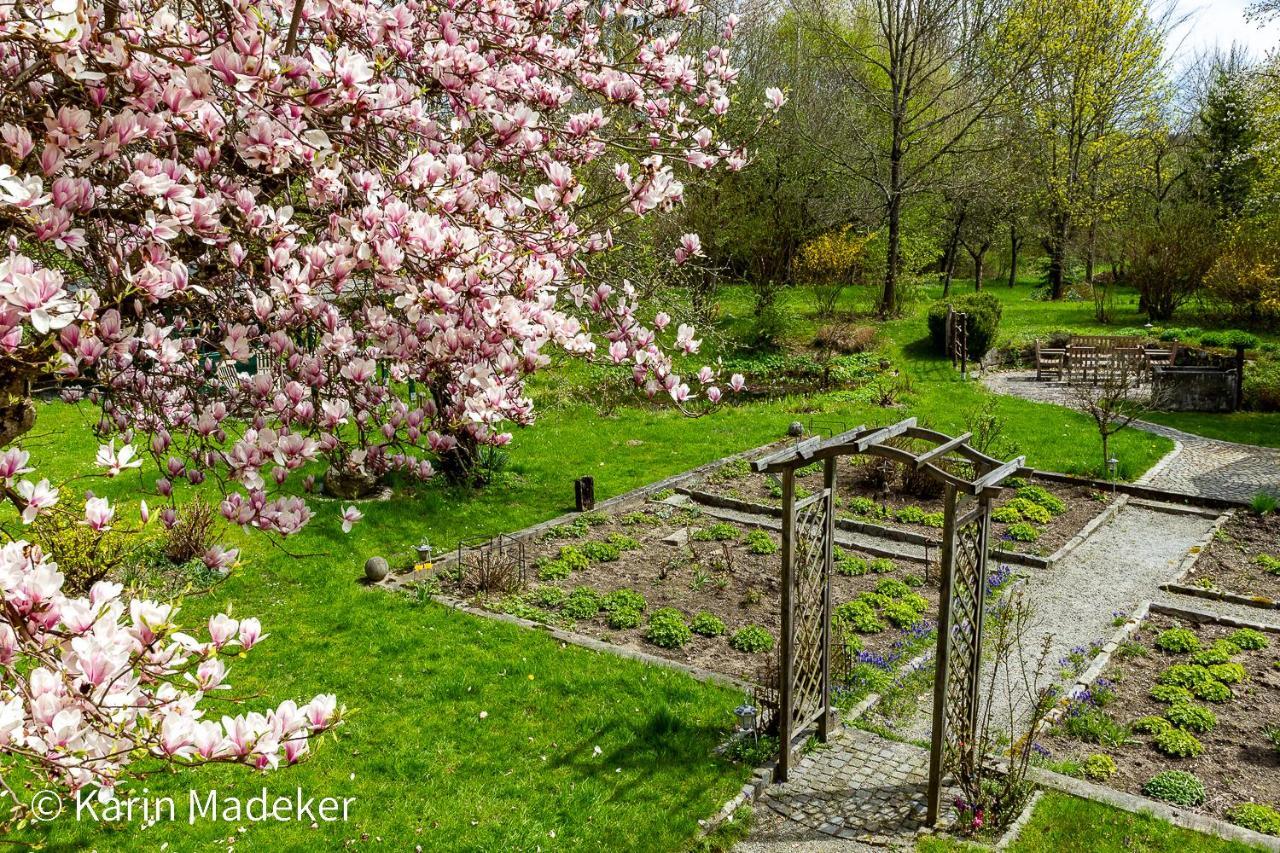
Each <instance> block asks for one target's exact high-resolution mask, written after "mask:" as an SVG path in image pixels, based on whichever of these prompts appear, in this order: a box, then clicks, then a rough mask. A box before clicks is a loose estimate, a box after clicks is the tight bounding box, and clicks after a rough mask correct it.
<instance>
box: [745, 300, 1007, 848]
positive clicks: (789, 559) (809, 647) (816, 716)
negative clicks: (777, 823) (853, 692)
mask: <svg viewBox="0 0 1280 853" xmlns="http://www.w3.org/2000/svg"><path fill="white" fill-rule="evenodd" d="M960 316H961V317H963V315H960ZM957 352H958V353H960V354H961V355H963V354H964V352H963V350H957ZM899 437H901V438H907V439H916V440H918V441H922V442H929V443H931V444H933V447H932V448H930V449H929V450H926V451H924V452H921V453H913V452H912V451H910V450H907V449H904V448H902V447H897V446H894V445H893V444H890V443H889V442H890V440H891V439H895V438H899ZM971 437H972V436H971V434H970V433H965V434H964V435H961V436H958V437H956V438H952V437H951V436H949V435H944V434H943V433H940V432H935V431H933V430H929V429H923V428H920V427H917V426H916V419H915V418H908V419H906V420H904V421H900V422H899V423H896V424H893V425H892V426H887V427H879V428H875V427H873V428H871V429H868V428H866V427H858V428H856V429H853V430H849V431H848V432H844V433H841V434H840V435H837V436H834V437H833V438H829V439H827V440H825V441H824V440H822V439H821V438H818V437H814V438H810V439H807V440H805V441H802V442H800V443H799V444H796V445H794V446H793V447H789V448H787V449H785V450H781V451H778V452H777V453H773V454H770V455H768V456H765V457H764V458H762V459H757V460H756V461H755V462H754V463H752V468H753V469H754V470H755V471H756V472H757V473H769V474H775V475H781V481H782V636H781V638H780V640H781V642H780V643H779V645H778V649H779V652H778V653H779V655H780V659H779V661H778V664H779V666H778V670H779V672H780V676H779V683H778V685H777V689H778V697H779V702H778V729H779V740H780V752H781V754H780V755H779V759H778V767H777V770H776V772H775V778H776V779H777V780H778V781H786V779H787V775H788V773H789V772H790V769H791V767H792V765H793V763H794V761H795V748H796V741H797V739H798V738H799V737H800V736H802V735H803V734H804V733H805V731H806V730H808V729H810V728H811V727H814V726H816V730H817V737H818V739H819V740H820V741H825V740H826V739H827V735H828V728H829V725H830V719H831V712H832V708H831V683H830V656H831V570H832V562H833V544H834V540H835V527H834V515H835V513H834V506H835V486H836V462H837V460H838V459H839V458H840V457H841V456H853V455H858V454H866V455H870V456H879V457H881V458H884V459H890V460H893V461H895V462H898V463H900V464H903V465H906V466H909V467H911V468H914V469H915V470H917V471H924V472H925V473H926V474H928V475H929V476H930V477H932V478H934V479H936V480H939V481H941V482H942V483H943V484H944V486H945V487H946V510H945V512H944V514H943V515H944V526H943V551H942V578H941V588H942V600H941V604H940V607H939V619H938V641H937V642H938V645H937V654H936V670H935V676H934V707H933V743H932V749H931V750H930V755H929V801H928V806H929V814H928V820H929V823H930V824H933V823H935V822H936V821H937V819H938V816H939V813H940V805H941V797H942V778H943V776H944V775H945V774H946V773H947V772H948V771H949V770H955V769H957V768H960V767H963V766H966V764H965V763H966V762H969V763H971V762H972V761H974V760H975V756H974V749H975V743H976V740H977V739H976V737H975V736H974V733H975V731H976V728H977V725H978V696H979V690H978V682H979V677H980V675H981V663H982V631H983V624H982V623H983V613H984V609H985V606H986V585H987V584H986V581H987V550H988V543H987V536H988V529H989V526H990V517H991V501H992V499H993V498H994V497H995V495H997V494H998V493H999V491H1000V488H1001V486H1000V484H1001V482H1002V481H1003V480H1004V479H1005V478H1007V477H1010V476H1013V475H1014V474H1016V473H1018V472H1020V471H1022V470H1024V469H1023V464H1024V462H1025V458H1024V457H1018V458H1017V459H1014V460H1012V461H1010V462H1001V461H1000V460H998V459H994V458H992V457H990V456H987V455H986V454H984V453H981V452H979V451H978V450H975V449H974V448H972V447H970V446H969V443H968V442H969V439H970V438H971ZM948 456H955V457H956V458H957V459H958V460H959V461H961V462H963V463H964V465H965V468H966V469H967V470H972V471H973V479H971V480H970V479H965V478H964V477H961V476H959V475H957V474H955V473H952V471H951V470H948V467H947V466H945V465H944V463H943V460H944V459H945V458H946V457H948ZM817 462H822V463H823V477H822V490H821V491H820V492H818V493H817V494H813V495H809V496H807V497H804V498H797V497H796V490H795V472H796V470H797V469H798V468H803V467H807V466H809V465H813V464H815V463H817Z"/></svg>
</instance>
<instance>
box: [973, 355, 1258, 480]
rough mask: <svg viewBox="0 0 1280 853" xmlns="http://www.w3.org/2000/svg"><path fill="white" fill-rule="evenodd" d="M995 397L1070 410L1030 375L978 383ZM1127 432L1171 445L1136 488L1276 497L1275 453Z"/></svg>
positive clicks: (1157, 428) (1167, 430)
mask: <svg viewBox="0 0 1280 853" xmlns="http://www.w3.org/2000/svg"><path fill="white" fill-rule="evenodd" d="M982 384H983V385H985V386H986V387H987V388H989V389H991V390H992V391H995V392H996V393H997V394H1006V395H1009V396H1013V397H1021V398H1022V399H1024V400H1032V401H1034V402H1037V403H1053V404H1055V405H1059V406H1066V407H1068V408H1070V407H1071V390H1070V389H1071V386H1070V385H1068V384H1067V383H1065V382H1037V381H1036V374H1035V371H1021V370H1017V371H1001V372H999V373H988V374H986V375H984V376H983V377H982ZM1132 426H1133V428H1135V429H1140V430H1144V431H1146V432H1150V433H1154V434H1156V435H1161V436H1164V437H1165V438H1169V439H1172V440H1173V441H1174V443H1175V448H1174V451H1173V453H1172V454H1170V456H1168V457H1166V458H1165V459H1163V460H1161V462H1160V463H1159V464H1158V465H1157V466H1156V467H1155V468H1153V469H1152V470H1151V471H1150V472H1148V474H1147V476H1145V477H1143V478H1142V479H1140V480H1139V481H1138V482H1139V483H1141V484H1142V485H1146V486H1153V487H1155V488H1159V489H1168V490H1170V491H1174V492H1185V493H1187V494H1193V495H1203V496H1205V497H1214V498H1223V499H1226V500H1241V501H1247V500H1249V499H1250V498H1252V497H1253V496H1254V495H1256V494H1258V493H1259V492H1270V493H1272V494H1276V495H1280V450H1276V449H1273V448H1269V447H1257V446H1255V445H1252V444H1235V443H1233V442H1230V441H1218V440H1217V439H1212V438H1205V437H1204V436H1200V435H1193V434H1191V433H1189V432H1183V431H1182V430H1179V429H1174V428H1173V427H1167V426H1162V425H1161V424H1153V423H1150V422H1148V421H1135V422H1134V423H1133V424H1132Z"/></svg>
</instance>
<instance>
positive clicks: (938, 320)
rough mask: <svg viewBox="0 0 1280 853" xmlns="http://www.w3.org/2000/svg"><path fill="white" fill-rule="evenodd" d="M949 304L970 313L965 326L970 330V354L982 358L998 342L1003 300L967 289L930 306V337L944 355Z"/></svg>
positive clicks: (973, 357)
mask: <svg viewBox="0 0 1280 853" xmlns="http://www.w3.org/2000/svg"><path fill="white" fill-rule="evenodd" d="M948 307H950V308H953V309H955V310H956V311H959V312H962V313H964V314H967V315H968V318H967V320H966V321H965V326H966V328H967V329H968V332H969V358H970V359H972V360H974V361H976V360H978V359H981V358H982V357H983V356H984V355H986V354H987V351H988V350H990V349H991V347H992V345H993V344H994V343H995V339H996V330H997V329H998V328H999V327H1000V315H1001V307H1000V300H999V299H997V298H996V297H994V296H992V295H991V294H990V293H967V294H965V295H963V296H956V297H952V298H950V299H940V300H938V301H937V302H935V303H933V305H931V306H929V337H930V338H931V339H932V340H933V345H934V348H935V349H936V350H937V351H938V352H939V353H942V354H943V355H946V354H947V308H948Z"/></svg>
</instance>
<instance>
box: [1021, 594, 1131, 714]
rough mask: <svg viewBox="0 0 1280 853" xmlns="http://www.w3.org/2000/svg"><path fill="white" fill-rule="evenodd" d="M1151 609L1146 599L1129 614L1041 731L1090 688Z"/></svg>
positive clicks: (1077, 678)
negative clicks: (1073, 700)
mask: <svg viewBox="0 0 1280 853" xmlns="http://www.w3.org/2000/svg"><path fill="white" fill-rule="evenodd" d="M1151 609H1152V604H1151V602H1150V601H1144V602H1142V603H1141V604H1139V605H1138V607H1137V609H1135V610H1134V611H1133V612H1132V613H1130V614H1129V616H1128V617H1127V618H1126V619H1125V620H1124V624H1123V625H1121V626H1120V627H1119V628H1118V629H1116V631H1115V633H1113V634H1112V635H1111V639H1110V640H1108V641H1107V643H1106V644H1105V645H1104V646H1103V647H1102V651H1100V652H1098V654H1097V655H1096V656H1095V657H1094V659H1093V661H1092V662H1091V663H1090V664H1089V666H1088V667H1087V668H1086V669H1085V670H1084V672H1082V673H1080V675H1078V676H1076V680H1075V681H1074V682H1072V684H1071V686H1070V687H1069V688H1067V690H1066V691H1065V692H1064V693H1063V698H1062V700H1061V701H1059V702H1058V704H1057V706H1056V707H1054V708H1053V709H1052V710H1050V711H1049V713H1047V714H1045V716H1044V719H1043V720H1042V721H1041V722H1040V729H1039V730H1040V731H1043V730H1044V729H1047V728H1049V727H1050V726H1051V725H1053V724H1054V723H1056V722H1057V721H1058V720H1059V719H1061V717H1062V715H1063V714H1065V713H1066V711H1067V706H1068V705H1069V704H1070V702H1071V700H1072V699H1074V698H1076V697H1077V696H1079V695H1080V694H1081V693H1082V692H1083V691H1085V690H1088V689H1089V687H1090V685H1092V684H1093V682H1094V681H1096V680H1097V678H1098V676H1099V675H1101V674H1102V670H1103V669H1105V668H1106V666H1107V664H1108V663H1109V662H1110V661H1111V655H1112V654H1113V653H1114V652H1115V650H1116V649H1118V648H1120V644H1121V643H1123V642H1124V641H1125V640H1127V639H1129V637H1131V636H1132V635H1133V633H1134V632H1135V631H1137V630H1138V626H1139V625H1141V624H1142V621H1143V620H1144V619H1146V618H1147V613H1148V612H1149V611H1150V610H1151Z"/></svg>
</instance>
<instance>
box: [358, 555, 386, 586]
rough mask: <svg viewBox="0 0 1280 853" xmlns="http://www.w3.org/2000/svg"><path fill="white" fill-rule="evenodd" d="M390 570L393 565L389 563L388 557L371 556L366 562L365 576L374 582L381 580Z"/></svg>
mask: <svg viewBox="0 0 1280 853" xmlns="http://www.w3.org/2000/svg"><path fill="white" fill-rule="evenodd" d="M390 571H391V567H390V566H388V565H387V561H386V559H384V558H382V557H370V558H369V559H367V560H365V562H364V576H365V577H367V578H368V579H369V580H371V581H373V582H374V583H378V582H379V581H381V580H382V579H383V578H385V577H386V576H387V573H388V572H390Z"/></svg>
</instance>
